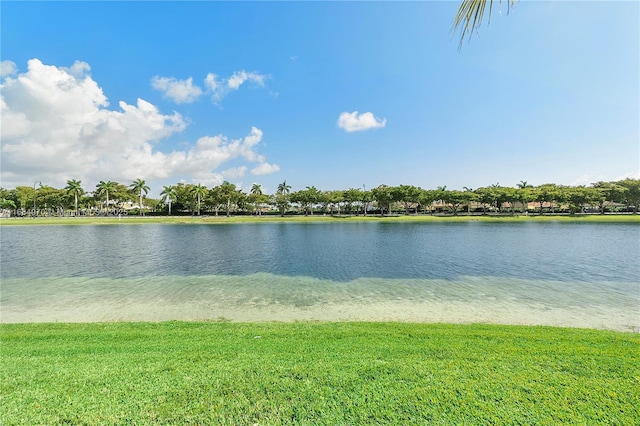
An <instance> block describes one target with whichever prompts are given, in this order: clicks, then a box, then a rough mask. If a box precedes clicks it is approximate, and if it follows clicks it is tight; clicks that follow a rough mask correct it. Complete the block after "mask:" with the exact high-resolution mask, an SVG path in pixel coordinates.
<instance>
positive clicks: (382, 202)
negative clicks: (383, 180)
mask: <svg viewBox="0 0 640 426" xmlns="http://www.w3.org/2000/svg"><path fill="white" fill-rule="evenodd" d="M371 195H372V196H373V199H374V200H375V201H376V202H377V203H378V208H379V209H380V216H384V212H385V210H386V211H387V213H391V203H392V202H393V193H392V192H391V187H390V186H388V185H384V184H382V185H379V186H377V187H375V188H373V189H372V190H371Z"/></svg>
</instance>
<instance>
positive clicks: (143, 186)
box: [129, 179, 149, 216]
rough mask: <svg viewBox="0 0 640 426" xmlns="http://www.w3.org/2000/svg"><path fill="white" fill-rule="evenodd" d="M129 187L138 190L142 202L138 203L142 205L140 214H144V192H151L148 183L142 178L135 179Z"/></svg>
mask: <svg viewBox="0 0 640 426" xmlns="http://www.w3.org/2000/svg"><path fill="white" fill-rule="evenodd" d="M129 188H131V189H132V190H133V192H137V193H138V194H139V196H140V203H139V204H138V206H139V207H140V215H141V216H144V213H143V211H142V193H143V192H144V193H145V194H146V193H148V192H149V187H148V186H147V183H146V182H145V181H144V180H142V179H136V180H134V181H133V183H132V184H131V185H129Z"/></svg>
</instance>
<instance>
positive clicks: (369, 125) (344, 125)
mask: <svg viewBox="0 0 640 426" xmlns="http://www.w3.org/2000/svg"><path fill="white" fill-rule="evenodd" d="M386 125H387V119H386V118H384V119H382V120H380V119H379V118H376V117H374V116H373V114H372V113H370V112H364V113H362V114H360V115H358V111H354V112H352V113H349V112H343V113H342V114H340V117H338V127H340V128H341V129H344V130H346V131H347V132H359V131H362V130H369V129H375V128H382V127H384V126H386Z"/></svg>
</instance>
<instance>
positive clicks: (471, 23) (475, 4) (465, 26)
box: [452, 0, 517, 48]
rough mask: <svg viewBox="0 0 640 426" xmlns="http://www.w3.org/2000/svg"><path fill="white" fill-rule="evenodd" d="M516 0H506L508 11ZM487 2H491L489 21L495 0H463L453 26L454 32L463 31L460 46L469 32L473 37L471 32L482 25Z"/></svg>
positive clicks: (500, 0) (459, 46)
mask: <svg viewBox="0 0 640 426" xmlns="http://www.w3.org/2000/svg"><path fill="white" fill-rule="evenodd" d="M498 1H499V2H500V5H502V0H498ZM516 1H517V0H504V2H505V3H507V13H509V11H510V9H511V5H513V4H515V3H516ZM487 4H489V21H491V10H492V9H493V0H462V3H461V4H460V7H458V12H457V13H456V17H455V18H454V20H453V26H452V30H453V32H457V31H458V30H460V31H461V34H460V43H459V45H458V48H461V47H462V42H463V41H464V39H465V36H467V34H468V36H469V38H471V34H473V33H474V32H475V31H477V30H478V29H479V28H480V25H482V18H483V16H484V11H485V8H486V7H487Z"/></svg>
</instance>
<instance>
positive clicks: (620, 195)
mask: <svg viewBox="0 0 640 426" xmlns="http://www.w3.org/2000/svg"><path fill="white" fill-rule="evenodd" d="M592 187H593V188H594V189H596V190H597V191H599V192H600V193H601V194H602V196H601V197H599V198H598V210H599V211H600V214H604V210H605V207H604V205H605V203H606V202H607V201H609V202H610V203H621V202H624V193H625V192H626V190H627V189H626V188H625V187H624V186H622V185H619V184H618V183H617V182H602V181H600V182H596V183H594V184H592Z"/></svg>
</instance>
